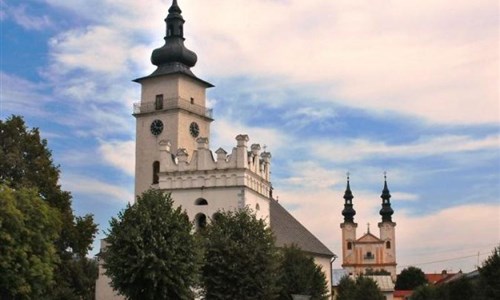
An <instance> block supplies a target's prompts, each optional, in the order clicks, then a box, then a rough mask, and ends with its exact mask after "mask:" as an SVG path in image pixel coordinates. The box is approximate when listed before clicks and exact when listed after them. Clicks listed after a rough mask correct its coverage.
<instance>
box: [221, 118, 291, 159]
mask: <svg viewBox="0 0 500 300" xmlns="http://www.w3.org/2000/svg"><path fill="white" fill-rule="evenodd" d="M238 134H247V135H248V137H249V139H250V141H249V145H251V144H260V145H261V147H264V146H266V147H267V151H269V152H271V153H272V152H273V151H279V149H280V148H282V147H283V146H284V145H285V142H286V140H285V139H286V137H285V135H284V134H283V133H282V132H280V131H279V130H276V129H273V128H264V127H260V126H249V125H245V124H242V123H240V122H239V121H237V120H229V119H220V120H217V122H214V123H213V124H212V136H213V137H214V142H213V143H212V142H211V147H212V148H213V147H215V148H214V149H217V148H219V147H222V148H224V149H225V150H226V151H228V152H230V151H231V149H232V148H233V147H236V136H237V135H238Z"/></svg>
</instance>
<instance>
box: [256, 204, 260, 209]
mask: <svg viewBox="0 0 500 300" xmlns="http://www.w3.org/2000/svg"><path fill="white" fill-rule="evenodd" d="M255 210H257V211H259V210H260V205H259V203H257V204H256V205H255Z"/></svg>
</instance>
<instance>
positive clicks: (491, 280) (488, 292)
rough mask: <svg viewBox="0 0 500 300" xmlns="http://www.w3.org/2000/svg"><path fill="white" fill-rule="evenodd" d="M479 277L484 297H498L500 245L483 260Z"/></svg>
mask: <svg viewBox="0 0 500 300" xmlns="http://www.w3.org/2000/svg"><path fill="white" fill-rule="evenodd" d="M479 277H480V285H481V287H482V290H483V294H484V296H485V297H486V299H500V246H498V247H496V248H495V249H493V252H492V254H491V255H490V256H489V257H488V258H487V259H486V260H485V261H484V262H483V264H482V266H481V267H480V268H479Z"/></svg>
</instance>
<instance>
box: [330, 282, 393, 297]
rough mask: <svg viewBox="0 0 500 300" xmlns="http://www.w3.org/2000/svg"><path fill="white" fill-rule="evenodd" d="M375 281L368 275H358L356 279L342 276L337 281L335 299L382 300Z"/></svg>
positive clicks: (382, 295)
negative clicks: (337, 287) (337, 286)
mask: <svg viewBox="0 0 500 300" xmlns="http://www.w3.org/2000/svg"><path fill="white" fill-rule="evenodd" d="M384 299H385V296H384V294H382V292H381V291H380V288H379V287H378V285H377V283H376V282H375V281H373V280H372V279H371V278H369V277H365V276H358V277H357V278H356V280H353V279H351V278H349V277H348V276H345V277H343V278H342V279H341V280H340V283H339V291H338V296H337V300H384Z"/></svg>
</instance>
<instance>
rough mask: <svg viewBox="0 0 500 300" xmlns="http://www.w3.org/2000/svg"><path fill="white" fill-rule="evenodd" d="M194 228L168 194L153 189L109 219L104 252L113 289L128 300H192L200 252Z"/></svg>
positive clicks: (105, 263)
mask: <svg viewBox="0 0 500 300" xmlns="http://www.w3.org/2000/svg"><path fill="white" fill-rule="evenodd" d="M191 229H192V224H191V223H190V222H189V219H188V216H187V215H186V213H185V212H184V211H182V210H181V208H180V207H178V208H173V200H172V199H171V198H170V194H164V193H163V192H161V191H158V190H149V191H146V192H144V193H143V194H142V196H140V197H138V199H137V201H136V203H135V204H133V205H130V204H129V205H127V208H126V209H125V210H124V211H122V212H120V213H119V214H118V218H112V219H111V221H110V231H109V235H108V237H107V242H108V243H109V245H108V248H107V249H106V251H105V252H104V253H103V254H102V258H103V259H104V267H105V268H106V274H107V275H108V276H109V277H110V278H111V285H112V287H113V288H114V289H116V290H117V291H119V292H120V293H121V294H123V295H125V296H126V297H127V298H128V299H131V300H136V299H137V300H138V299H141V300H142V299H145V300H153V299H192V298H193V295H192V294H193V293H192V290H191V287H193V286H194V285H195V279H196V273H197V270H198V261H199V260H198V251H197V244H196V240H195V237H194V236H193V235H192V234H191Z"/></svg>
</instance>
